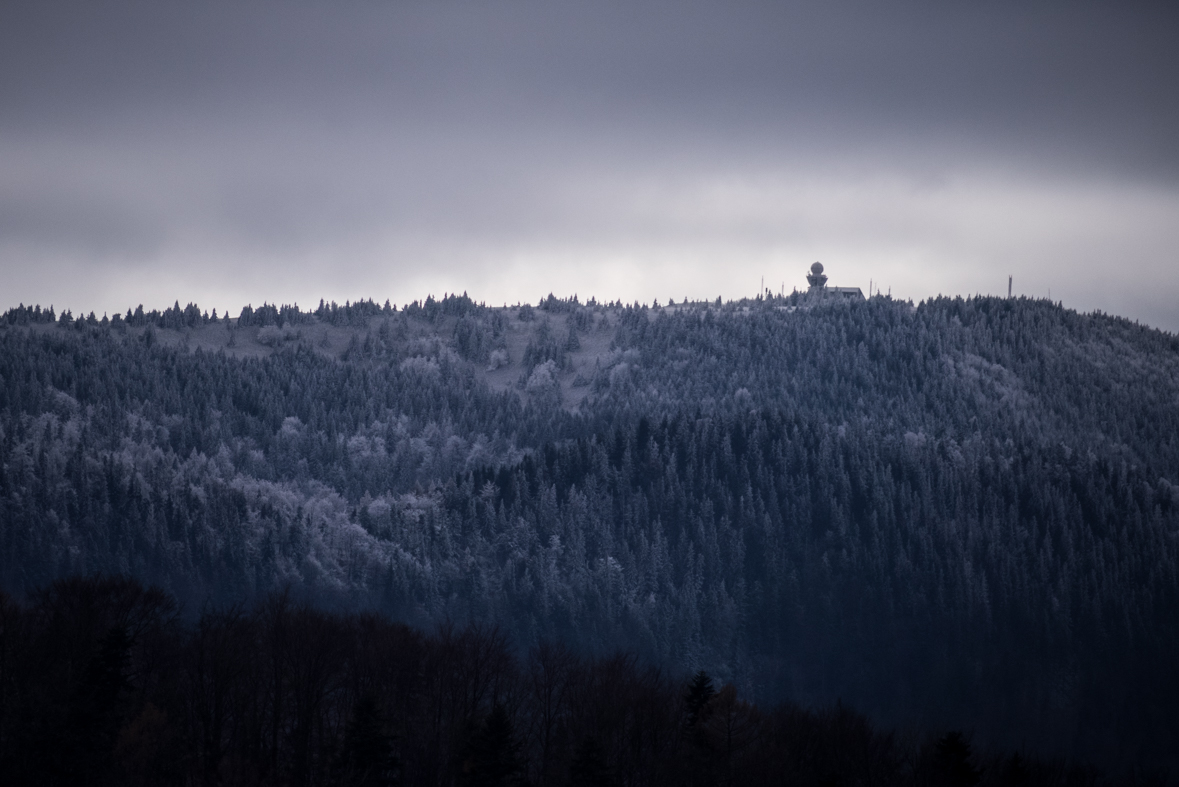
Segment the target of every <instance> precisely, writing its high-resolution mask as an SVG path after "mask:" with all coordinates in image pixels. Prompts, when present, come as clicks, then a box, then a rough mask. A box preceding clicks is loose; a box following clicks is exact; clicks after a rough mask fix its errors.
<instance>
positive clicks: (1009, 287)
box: [1007, 276, 1011, 298]
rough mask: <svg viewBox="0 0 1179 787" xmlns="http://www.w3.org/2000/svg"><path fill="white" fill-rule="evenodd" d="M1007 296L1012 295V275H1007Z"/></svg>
mask: <svg viewBox="0 0 1179 787" xmlns="http://www.w3.org/2000/svg"><path fill="white" fill-rule="evenodd" d="M1007 297H1008V298H1010V297H1011V277H1010V276H1008V277H1007Z"/></svg>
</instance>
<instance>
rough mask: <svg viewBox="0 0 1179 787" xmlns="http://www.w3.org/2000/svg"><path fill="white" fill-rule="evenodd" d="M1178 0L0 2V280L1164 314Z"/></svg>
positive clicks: (159, 303) (225, 301) (1176, 256)
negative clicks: (999, 299)
mask: <svg viewBox="0 0 1179 787" xmlns="http://www.w3.org/2000/svg"><path fill="white" fill-rule="evenodd" d="M1174 9H1179V5H1177V4H1175V3H1167V4H1163V3H1157V4H1134V3H1128V2H1106V3H1083V2H1060V3H1034V2H1003V1H1002V0H1000V1H998V2H977V1H976V2H953V1H952V0H950V1H942V2H922V3H884V2H848V3H840V2H821V3H813V4H797V3H784V2H775V3H764V4H758V3H733V2H725V3H719V2H718V3H691V2H675V3H666V4H664V3H633V2H611V3H596V2H548V3H524V2H504V3H497V2H480V3H469V4H468V3H457V2H431V3H416V2H334V3H330V4H329V3H324V4H322V5H319V4H300V3H293V2H282V3H273V4H270V3H242V2H233V3H225V4H218V3H213V2H199V3H193V2H183V3H169V2H160V1H159V0H153V1H152V2H143V3H129V2H119V3H105V2H85V3H77V4H60V3H53V2H46V0H39V1H38V2H34V3H28V4H24V3H18V2H14V0H5V2H4V3H2V4H0V295H2V297H0V308H8V307H10V306H15V305H16V304H17V303H18V302H24V303H40V304H42V305H48V304H50V303H52V304H54V305H55V306H56V307H57V309H58V310H59V311H60V310H61V309H63V308H70V309H72V310H73V311H74V312H75V313H77V312H80V311H90V310H95V311H97V312H98V313H100V314H101V313H102V312H103V311H107V312H113V311H116V310H118V311H125V310H126V309H127V308H128V307H133V306H135V305H136V304H139V303H143V304H144V305H145V306H146V307H147V308H149V309H150V308H163V307H164V306H167V305H170V304H171V303H172V302H173V301H175V300H179V301H180V303H181V305H183V304H184V303H185V302H187V301H195V302H197V303H198V304H200V305H201V306H202V307H204V308H206V309H211V308H214V307H216V308H217V309H218V311H219V312H224V311H225V310H226V309H229V310H231V311H232V313H233V314H234V315H236V314H237V312H238V311H239V310H240V309H241V307H242V306H243V305H244V304H246V303H253V304H255V305H257V304H260V303H261V302H262V301H264V300H266V301H270V302H280V303H291V302H296V301H297V302H298V303H299V304H300V305H302V306H304V307H307V306H313V305H315V304H316V303H318V301H319V299H320V298H327V299H329V300H332V299H334V300H337V301H341V302H342V301H344V300H345V299H352V300H355V299H357V298H368V297H372V298H375V299H377V300H379V301H383V300H384V299H386V298H390V299H392V300H393V302H394V303H405V302H408V301H410V300H413V299H416V298H423V297H425V296H426V295H427V294H434V295H436V296H438V295H441V294H442V293H444V292H454V291H458V292H461V291H464V290H465V291H467V292H469V293H470V294H471V295H472V296H473V297H474V298H476V299H477V300H484V301H487V302H488V303H494V304H500V303H503V302H505V301H508V302H516V301H532V302H535V301H536V300H537V299H538V298H539V297H541V296H543V295H545V294H547V293H548V292H550V291H551V292H554V293H556V294H558V295H570V294H573V293H577V294H578V295H580V296H581V297H582V298H583V299H584V298H586V297H588V296H590V295H593V296H596V297H598V299H599V300H614V299H622V300H625V301H628V302H629V301H633V300H636V299H637V300H642V301H650V300H651V299H652V298H658V299H659V300H660V301H661V302H663V301H665V300H666V299H667V298H668V297H674V298H676V299H677V300H679V299H682V298H683V297H685V296H687V297H689V298H692V299H697V298H715V297H716V296H718V295H722V296H724V297H725V298H735V297H741V296H743V295H754V294H756V292H757V289H758V287H759V282H760V281H761V279H762V277H764V280H765V283H766V286H767V287H773V288H774V289H775V290H776V291H777V290H779V289H780V288H782V287H785V290H786V291H787V292H789V291H790V290H791V289H793V288H795V287H798V288H800V289H801V288H804V287H805V286H806V285H805V279H804V274H805V271H806V269H807V267H808V266H809V265H810V264H811V263H812V262H814V261H815V260H821V261H822V262H823V263H824V265H825V266H826V268H827V272H828V273H829V274H830V277H831V283H832V284H836V285H851V286H859V287H861V288H863V289H864V290H865V292H866V291H867V290H868V286H869V282H872V283H873V286H879V287H881V288H884V289H885V290H889V289H890V288H891V292H892V294H893V296H902V297H905V298H912V299H914V300H920V299H922V298H926V297H930V296H932V295H936V294H939V293H943V294H961V295H971V294H975V293H993V294H1000V293H1005V292H1006V288H1007V277H1008V275H1014V277H1015V291H1016V293H1018V294H1026V295H1030V296H1036V297H1047V296H1048V295H1049V293H1051V297H1052V298H1053V299H1054V300H1062V301H1063V302H1064V304H1065V305H1066V306H1070V307H1073V308H1077V309H1080V310H1082V311H1090V310H1093V309H1102V310H1104V311H1108V312H1113V313H1117V314H1122V315H1125V316H1128V317H1131V318H1133V319H1137V320H1141V321H1143V322H1146V323H1148V324H1150V325H1154V326H1158V327H1161V328H1165V329H1167V330H1170V331H1177V330H1179V11H1177V10H1174Z"/></svg>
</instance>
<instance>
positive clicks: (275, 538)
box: [0, 297, 1179, 763]
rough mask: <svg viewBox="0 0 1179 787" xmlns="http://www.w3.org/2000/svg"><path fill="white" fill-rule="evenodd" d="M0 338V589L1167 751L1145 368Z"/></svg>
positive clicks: (862, 312) (850, 345) (524, 321)
mask: <svg viewBox="0 0 1179 787" xmlns="http://www.w3.org/2000/svg"><path fill="white" fill-rule="evenodd" d="M0 322H3V323H4V325H5V327H3V328H0V383H2V384H0V430H2V432H0V452H2V453H0V522H3V533H2V534H0V537H2V539H3V540H2V543H0V549H2V554H0V566H2V570H3V584H4V586H5V587H6V588H8V589H9V590H12V591H17V592H19V591H22V590H24V589H27V588H31V587H35V586H38V585H43V584H45V583H46V582H47V581H49V580H50V579H52V578H54V577H57V576H62V575H67V574H71V573H80V572H92V571H104V572H108V573H127V574H132V575H135V576H138V577H140V578H142V579H146V580H149V581H152V582H156V583H159V584H161V585H163V586H165V587H167V588H169V589H171V590H173V591H174V592H176V593H177V594H178V595H179V596H180V597H181V598H183V599H186V600H187V601H189V602H190V604H194V605H196V604H199V603H200V602H201V601H202V600H203V599H206V598H214V599H220V600H223V601H229V600H236V599H240V598H245V597H250V596H256V595H257V594H259V593H262V592H265V591H267V590H269V589H272V588H274V587H279V586H284V585H291V586H293V587H294V588H296V589H297V590H300V591H301V592H305V593H308V594H311V595H313V596H315V597H317V598H320V599H322V600H323V601H324V602H325V603H335V604H346V605H361V606H378V607H381V608H384V609H386V610H388V611H391V612H393V613H395V614H397V615H398V616H400V617H402V618H404V619H407V620H410V621H414V622H419V623H425V622H429V621H437V620H442V619H446V618H451V619H467V618H472V617H477V618H479V619H495V620H498V621H500V622H501V624H502V625H503V626H505V628H506V629H507V630H508V631H509V632H510V634H511V635H512V637H513V638H514V639H516V640H517V641H519V642H530V641H534V640H536V639H538V638H541V637H546V636H547V637H559V638H561V639H564V640H566V641H569V642H571V643H574V644H576V645H577V646H579V647H580V648H582V649H584V650H586V651H590V652H604V651H609V650H611V649H613V648H617V647H630V648H635V649H638V650H640V651H641V652H643V653H645V654H647V655H648V656H650V657H653V658H655V659H658V660H660V661H663V662H665V663H669V664H674V665H676V666H678V667H683V668H690V669H695V668H704V669H707V670H709V671H710V672H712V673H714V674H716V675H718V676H720V677H722V678H724V679H726V680H733V681H735V682H737V683H738V685H741V686H743V687H745V688H746V689H748V690H750V691H751V692H752V694H753V696H760V697H764V698H767V699H775V698H779V697H791V698H795V699H799V700H802V701H824V700H831V699H834V698H835V697H843V698H845V699H847V700H850V701H852V702H853V703H854V704H856V705H857V706H859V707H863V708H865V709H868V710H870V711H871V712H872V713H874V714H875V715H877V716H879V717H882V718H884V719H886V720H888V721H890V722H905V721H909V720H916V721H920V722H921V723H923V724H941V723H946V724H956V725H959V726H967V727H972V728H974V729H976V730H977V731H978V732H979V734H980V735H981V736H983V737H984V739H989V740H992V741H994V742H995V743H996V744H1001V745H1007V746H1012V745H1014V746H1018V745H1022V744H1026V745H1029V746H1032V747H1034V748H1036V749H1039V750H1042V751H1056V752H1064V753H1073V754H1085V755H1088V756H1094V757H1098V758H1100V759H1103V760H1105V761H1107V762H1112V763H1127V762H1135V761H1142V762H1162V761H1166V760H1167V758H1168V757H1171V756H1173V755H1172V754H1169V752H1173V751H1174V750H1175V748H1176V747H1174V744H1175V742H1176V741H1177V740H1179V722H1177V721H1176V720H1175V718H1174V716H1173V714H1172V713H1170V711H1169V709H1170V708H1173V707H1176V706H1179V684H1177V681H1176V678H1175V675H1174V670H1173V668H1172V665H1173V664H1174V663H1175V661H1176V660H1177V659H1179V630H1177V627H1176V626H1175V625H1174V623H1175V621H1176V620H1179V574H1177V571H1179V485H1177V484H1179V340H1177V339H1176V338H1175V337H1173V336H1170V335H1167V334H1163V333H1160V332H1157V331H1153V330H1149V329H1146V328H1142V327H1139V326H1136V325H1132V324H1130V323H1128V322H1126V321H1124V320H1119V319H1114V318H1109V317H1105V316H1102V315H1079V314H1076V313H1075V312H1070V311H1067V310H1064V309H1062V308H1060V307H1058V306H1055V305H1053V304H1049V303H1047V302H1039V301H1027V300H999V299H970V300H965V301H964V300H961V299H953V300H951V299H939V300H935V301H930V302H925V303H922V304H921V305H920V306H918V307H915V308H914V307H913V306H911V305H910V304H907V303H901V302H895V301H891V300H889V299H886V298H874V299H872V300H871V301H868V302H862V303H824V302H815V301H811V300H807V299H800V298H797V297H793V298H785V299H768V300H754V301H745V302H742V303H730V304H723V305H722V304H682V305H675V306H670V307H663V308H646V307H623V306H621V305H618V304H615V305H610V306H604V305H599V304H595V303H592V302H591V304H588V305H583V304H579V303H577V302H576V301H561V300H557V299H554V298H551V297H550V298H548V299H546V300H544V301H542V303H541V304H540V305H539V306H538V307H527V306H525V307H516V308H511V309H507V308H505V309H489V308H485V307H481V306H477V305H475V304H473V303H472V302H471V301H470V300H469V299H467V298H465V297H461V298H454V297H451V298H446V299H444V300H442V301H434V300H428V301H427V302H426V303H424V304H414V305H412V306H410V307H407V308H405V309H401V310H395V309H393V308H391V307H388V306H386V307H385V308H381V307H377V306H375V305H374V304H371V303H361V304H355V305H348V306H346V307H335V306H334V305H331V306H321V307H320V309H318V310H317V311H316V312H314V313H311V314H308V313H304V312H299V311H297V310H294V309H288V308H284V309H282V310H278V309H275V308H273V307H264V308H262V309H259V310H257V311H255V310H252V309H249V310H246V311H244V312H243V314H242V315H241V316H240V317H239V318H237V319H236V320H225V319H221V320H213V319H211V318H206V317H205V316H204V315H202V314H201V313H200V312H199V311H197V310H196V309H195V308H194V307H193V308H189V309H185V310H182V309H179V308H178V307H177V308H175V309H172V310H169V311H168V312H165V313H164V314H157V313H152V314H147V315H144V314H142V313H135V314H132V313H129V314H128V316H127V318H126V319H123V318H120V319H119V320H117V321H114V322H106V323H105V324H104V323H102V322H99V321H97V320H77V321H71V320H56V321H49V320H47V319H46V317H45V315H44V314H43V313H37V312H34V311H30V310H25V309H21V310H13V311H11V312H9V313H8V314H7V315H5V317H4V319H3V320H2V321H0Z"/></svg>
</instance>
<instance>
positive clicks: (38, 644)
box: [0, 578, 1157, 787]
mask: <svg viewBox="0 0 1179 787" xmlns="http://www.w3.org/2000/svg"><path fill="white" fill-rule="evenodd" d="M0 781H2V782H3V783H4V784H6V785H13V786H15V785H26V784H28V785H32V784H36V785H58V784H60V785H66V784H68V785H108V784H110V785H115V784H118V785H171V784H176V785H181V784H183V785H215V784H217V785H221V784H224V785H238V784H250V785H364V786H365V787H369V786H373V787H375V786H376V785H396V784H414V785H419V784H420V785H524V784H532V785H538V786H539V785H578V786H579V787H580V786H585V787H589V786H590V785H595V786H601V787H606V786H607V785H610V786H619V787H620V786H621V785H664V784H667V785H672V784H674V785H682V784H692V785H763V784H764V785H771V784H804V785H820V784H848V785H850V784H879V785H888V784H912V785H959V784H960V785H974V784H982V785H992V784H993V785H1006V784H1048V785H1051V784H1061V785H1064V784H1086V785H1091V784H1099V783H1104V782H1105V780H1103V779H1102V778H1101V777H1100V775H1099V774H1097V773H1096V772H1094V771H1091V770H1084V769H1078V768H1067V767H1064V766H1062V765H1059V764H1045V763H1042V762H1038V761H1035V760H1034V759H1029V758H1021V757H1019V756H1013V757H1004V756H992V755H986V754H980V753H979V752H977V751H975V750H974V749H973V748H972V745H971V741H970V740H969V738H968V736H965V735H963V734H961V733H958V732H950V733H947V734H944V735H940V736H932V737H927V738H923V737H920V736H910V737H905V736H898V735H896V734H893V733H889V732H884V731H881V730H878V729H876V728H874V727H873V725H872V724H871V723H870V722H869V721H868V720H867V719H866V718H865V717H863V716H861V715H859V714H857V713H855V712H853V711H851V710H849V709H848V708H846V707H844V706H840V705H837V706H836V707H835V708H833V709H829V710H826V711H821V712H815V711H811V710H805V709H803V708H800V707H797V706H793V705H789V704H786V705H782V706H779V707H777V708H775V709H773V710H771V711H769V712H763V711H761V710H759V709H758V708H756V707H754V706H753V705H750V704H748V703H746V702H743V701H742V700H741V699H740V697H739V696H738V692H737V690H736V689H735V688H734V687H733V686H731V685H725V686H722V687H720V688H719V689H717V688H714V687H713V686H712V683H711V680H710V678H709V676H708V675H706V674H704V673H699V674H697V675H696V676H695V677H693V678H691V679H690V680H687V679H681V678H675V677H672V676H669V675H667V674H666V673H663V672H660V671H659V670H656V669H651V668H647V667H644V666H643V665H641V664H640V663H638V661H637V660H636V659H634V658H633V657H628V656H614V657H606V658H596V659H585V658H580V657H577V656H575V655H573V654H572V653H570V652H569V651H567V650H565V649H564V648H562V647H561V646H559V645H552V644H545V645H541V646H538V647H536V648H533V649H532V650H531V651H530V652H529V653H528V654H524V655H520V654H516V653H514V652H513V651H512V650H511V649H510V647H509V645H508V643H507V641H506V640H505V638H504V637H503V636H502V635H501V634H500V633H499V632H498V631H497V630H495V629H494V628H487V627H481V626H470V627H467V628H464V629H455V628H448V627H443V628H441V629H439V630H437V631H436V632H435V633H433V634H423V633H422V632H419V631H415V630H413V629H411V628H408V627H406V626H403V625H400V624H397V623H392V622H390V621H388V620H386V619H384V618H381V617H376V616H371V615H358V614H350V615H340V614H334V613H330V612H325V611H322V610H317V609H314V608H311V607H309V606H306V605H304V604H301V603H296V602H295V601H294V600H292V599H291V598H290V597H289V596H286V595H276V596H271V597H269V598H267V599H266V600H265V601H264V602H263V603H260V604H258V605H257V606H255V607H254V608H252V609H249V610H245V609H240V608H231V609H223V610H208V611H206V612H204V613H203V614H201V615H200V616H199V618H197V619H196V620H195V621H186V620H184V619H183V618H182V617H180V616H179V615H178V611H177V607H176V604H175V603H174V602H173V601H172V599H171V598H170V597H168V596H167V595H166V594H164V593H162V592H160V591H158V590H153V589H149V588H144V587H143V586H141V585H139V584H138V583H136V582H135V581H133V580H129V579H123V578H85V579H81V578H74V579H67V580H62V581H59V582H57V583H55V584H53V585H51V586H50V587H48V588H47V589H45V590H43V591H40V592H38V593H36V594H34V595H33V596H31V597H30V598H29V599H28V600H27V601H25V602H23V603H22V602H17V601H14V600H13V599H11V598H7V597H0ZM1123 781H1124V782H1125V783H1151V781H1150V780H1148V779H1143V778H1141V776H1136V777H1135V776H1130V777H1126V778H1125V779H1123ZM1156 783H1157V782H1156Z"/></svg>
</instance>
